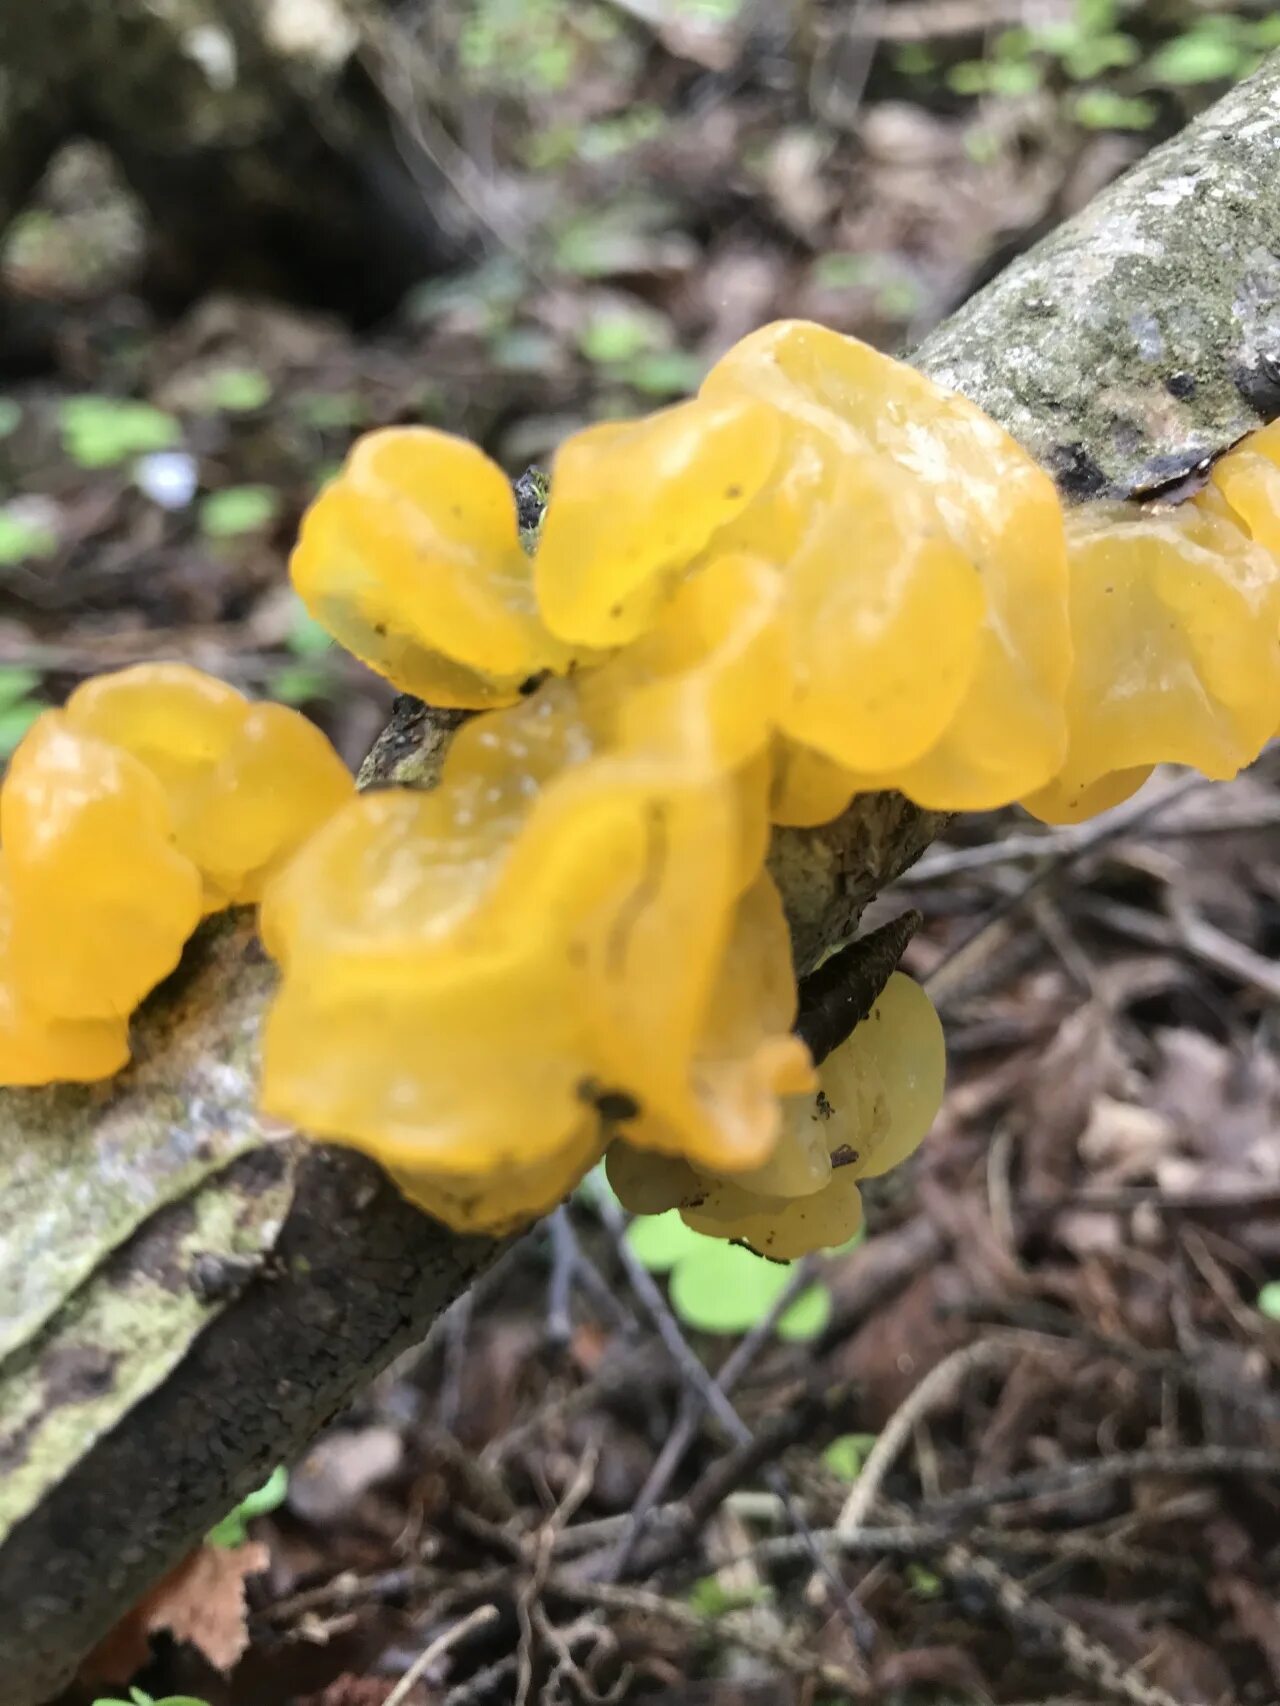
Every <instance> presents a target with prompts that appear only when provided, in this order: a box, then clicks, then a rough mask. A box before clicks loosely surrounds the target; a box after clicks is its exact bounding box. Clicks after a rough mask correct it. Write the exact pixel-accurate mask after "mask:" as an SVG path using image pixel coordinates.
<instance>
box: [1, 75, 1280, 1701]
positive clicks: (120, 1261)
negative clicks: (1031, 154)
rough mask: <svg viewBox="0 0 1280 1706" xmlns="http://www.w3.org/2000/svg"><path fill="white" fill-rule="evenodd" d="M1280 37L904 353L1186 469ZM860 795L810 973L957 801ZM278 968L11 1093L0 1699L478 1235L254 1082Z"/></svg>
mask: <svg viewBox="0 0 1280 1706" xmlns="http://www.w3.org/2000/svg"><path fill="white" fill-rule="evenodd" d="M1277 163H1280V59H1277V60H1273V61H1271V62H1270V63H1268V64H1267V65H1266V66H1264V67H1263V68H1262V70H1261V71H1259V72H1258V73H1257V74H1256V75H1255V77H1254V78H1252V79H1251V80H1250V81H1249V82H1248V83H1246V84H1244V85H1242V86H1241V87H1240V88H1239V89H1237V90H1235V91H1234V92H1233V93H1232V94H1231V95H1229V96H1228V97H1227V98H1226V99H1225V100H1224V101H1223V102H1221V103H1220V104H1219V106H1218V107H1216V108H1215V109H1213V111H1212V112H1210V113H1209V114H1207V115H1206V116H1205V117H1204V118H1203V119H1201V120H1200V121H1199V122H1198V123H1197V124H1196V125H1194V126H1192V127H1191V128H1190V129H1189V130H1188V131H1187V132H1186V133H1185V134H1184V135H1183V136H1182V137H1179V138H1177V139H1175V141H1174V142H1172V143H1171V144H1169V145H1168V146H1167V147H1166V148H1164V149H1162V150H1160V151H1158V152H1157V153H1156V154H1154V155H1152V156H1151V157H1149V158H1148V159H1147V160H1146V161H1145V162H1143V164H1142V165H1140V166H1139V167H1138V168H1136V169H1135V171H1134V172H1132V173H1130V174H1129V175H1128V177H1126V178H1125V179H1123V180H1121V181H1120V183H1118V184H1117V185H1115V186H1113V188H1112V189H1111V190H1109V191H1108V192H1107V193H1106V194H1105V195H1104V196H1102V197H1100V198H1099V200H1098V202H1097V203H1095V204H1094V205H1093V206H1092V207H1091V208H1089V209H1088V210H1086V212H1085V213H1084V214H1083V215H1082V216H1080V218H1078V219H1077V220H1075V221H1073V222H1072V223H1071V224H1070V225H1068V226H1066V227H1064V228H1063V229H1062V230H1061V231H1060V232H1058V233H1056V234H1055V235H1054V236H1053V237H1052V238H1050V239H1049V240H1048V242H1047V243H1046V244H1044V245H1042V246H1041V247H1040V248H1039V249H1038V250H1036V251H1035V252H1034V253H1033V254H1031V255H1029V256H1027V257H1026V258H1024V259H1023V260H1022V261H1020V262H1019V263H1017V264H1016V265H1015V266H1014V267H1013V268H1011V269H1010V271H1009V272H1008V273H1007V274H1006V275H1005V276H1004V277H1003V278H1001V279H1000V280H998V281H997V282H996V283H995V284H993V285H992V286H991V287H989V288H988V289H987V290H986V291H984V292H983V293H982V295H981V296H979V297H978V298H976V299H975V300H974V301H973V302H971V303H970V304H969V305H967V306H966V307H965V308H964V309H962V310H961V312H960V313H959V314H958V315H956V316H955V318H954V319H953V320H952V321H950V322H949V323H948V324H947V325H946V326H944V327H942V328H940V329H939V330H938V331H937V332H936V333H935V334H934V335H933V336H932V337H931V338H930V339H929V340H928V341H927V342H926V344H925V345H924V346H923V347H922V348H921V349H920V351H918V352H917V355H916V358H915V359H916V362H917V363H918V365H919V366H920V367H921V369H922V370H923V371H924V372H926V373H927V374H930V375H931V376H933V377H934V378H936V379H938V380H940V381H941V382H943V383H945V384H947V385H949V386H952V387H954V388H955V389H957V390H960V391H962V392H963V393H964V394H965V395H966V396H968V397H969V398H971V399H972V400H973V401H974V402H976V403H978V404H979V405H981V406H982V407H983V408H985V409H986V410H987V411H988V413H989V414H991V415H992V416H993V417H994V418H995V419H996V420H998V421H1000V422H1001V423H1002V424H1003V425H1004V426H1005V427H1007V428H1008V429H1009V430H1010V431H1012V432H1013V433H1014V434H1015V436H1016V437H1018V438H1019V439H1020V441H1021V442H1022V443H1023V444H1024V445H1025V446H1026V447H1027V448H1028V449H1029V450H1031V451H1032V452H1033V453H1034V454H1035V455H1036V457H1037V458H1038V459H1039V460H1040V461H1041V462H1042V463H1043V464H1044V465H1045V466H1046V467H1048V468H1050V469H1051V470H1052V471H1053V472H1054V474H1055V475H1056V477H1057V478H1058V481H1059V484H1060V487H1061V489H1062V490H1063V492H1064V494H1065V495H1067V496H1068V497H1073V498H1078V497H1088V496H1095V495H1098V494H1102V493H1110V494H1120V495H1126V496H1127V495H1141V494H1148V493H1151V492H1152V491H1158V490H1161V489H1165V488H1167V487H1169V486H1170V485H1172V484H1176V483H1178V482H1181V481H1184V480H1186V479H1187V478H1188V477H1189V476H1191V477H1194V475H1195V474H1196V472H1197V470H1198V469H1200V468H1201V467H1202V465H1203V464H1204V463H1205V461H1206V460H1207V459H1208V458H1211V457H1212V456H1214V455H1216V454H1217V453H1219V452H1221V451H1222V450H1225V449H1226V448H1227V447H1228V446H1229V445H1230V444H1231V443H1233V442H1234V441H1236V440H1237V439H1238V438H1240V437H1241V436H1243V435H1244V434H1245V433H1247V432H1248V431H1250V430H1251V429H1252V428H1254V427H1256V426H1258V425H1260V424H1262V423H1263V422H1265V421H1266V420H1268V419H1270V418H1271V417H1272V416H1274V415H1275V414H1276V413H1277V412H1278V411H1280V172H1277V170H1276V166H1277ZM458 721H459V718H458V716H457V714H456V713H450V712H445V713H440V712H431V711H428V710H426V709H425V708H424V707H422V706H421V705H418V704H417V703H416V702H414V701H409V700H402V701H401V702H400V703H399V704H398V705H397V707H396V711H395V715H394V717H393V720H392V723H391V725H390V727H389V728H388V730H387V731H386V732H385V733H384V735H383V736H382V737H381V738H380V740H379V742H378V745H377V747H376V748H375V751H374V753H373V754H371V756H370V760H369V763H368V764H367V765H366V769H365V772H364V773H363V775H362V783H363V785H365V786H368V787H376V786H378V785H380V784H386V783H388V782H395V783H399V784H407V785H410V786H416V787H424V786H430V785H431V783H432V781H433V780H434V778H435V776H436V774H437V773H438V767H439V763H440V761H441V758H442V756H443V753H444V752H445V750H446V749H447V746H448V742H449V738H450V736H451V734H452V732H453V730H454V728H455V727H456V726H457V723H458ZM940 821H941V820H940V819H939V817H938V816H937V814H933V813H929V812H925V811H921V810H920V809H919V808H917V807H915V806H913V805H911V804H910V803H909V802H907V801H906V800H905V799H903V798H902V797H901V796H899V795H894V794H864V795H861V796H859V797H858V798H857V799H855V801H854V803H853V805H852V806H851V807H850V808H849V810H848V811H847V812H845V813H844V814H843V815H842V816H841V817H840V818H839V819H838V820H836V821H835V822H834V823H831V824H828V825H825V826H823V827H821V828H819V829H814V830H775V832H774V835H773V839H772V844H771V852H770V857H769V866H770V870H771V871H772V874H773V876H774V878H775V879H776V881H777V883H778V885H779V888H780V890H781V892H782V894H783V897H784V900H785V903H786V908H787V914H788V920H789V923H790V926H791V931H792V939H793V946H794V952H795V958H796V963H797V968H798V970H800V971H801V972H804V971H806V970H808V969H810V968H812V966H813V965H814V964H815V963H816V961H817V960H818V959H819V958H820V957H821V955H822V953H823V952H824V951H825V950H826V949H827V948H829V947H831V946H832V945H834V944H837V943H841V942H844V941H845V940H847V939H848V938H849V936H850V935H851V934H852V932H853V931H854V929H855V927H856V925H857V921H858V919H859V917H860V915H861V912H862V910H863V908H864V907H865V905H866V904H867V902H868V901H869V900H870V899H871V898H872V897H873V896H874V895H875V894H876V893H878V892H879V891H880V890H881V889H883V888H884V887H885V886H886V885H887V884H889V883H890V882H892V880H893V879H894V877H895V876H897V875H898V874H899V873H900V872H901V871H902V870H903V869H905V868H906V866H907V865H909V864H910V863H911V862H912V860H914V859H915V858H916V857H917V856H918V855H919V854H920V853H921V852H922V851H923V849H924V848H925V846H927V844H928V842H929V840H930V839H931V838H932V836H933V835H934V834H935V833H936V832H937V829H938V827H939V824H940ZM273 982H274V973H273V971H272V969H271V968H270V966H269V965H268V964H267V962H266V960H265V958H264V956H263V954H262V952H261V950H260V948H259V947H258V946H257V943H256V940H255V936H254V931H253V925H252V919H251V917H250V916H249V915H248V914H247V913H244V912H240V913H234V914H229V915H226V916H224V917H223V918H220V919H218V920H215V921H213V922H211V923H210V924H208V925H206V926H205V927H204V928H203V929H202V931H201V932H200V934H199V936H198V938H197V939H196V941H195V942H194V943H193V944H192V946H191V948H190V950H189V951H188V954H187V955H186V957H185V959H184V963H183V965H182V967H181V969H180V970H179V972H178V973H177V974H176V975H175V976H174V978H173V979H171V980H170V982H169V983H168V984H167V985H166V986H164V987H163V988H162V989H161V990H159V991H158V992H157V993H156V994H155V996H153V997H152V999H151V1000H150V1001H149V1002H148V1004H147V1006H146V1008H145V1009H144V1010H143V1012H142V1013H141V1015H140V1017H139V1020H138V1022H137V1024H136V1027H135V1033H136V1048H135V1061H134V1064H133V1065H132V1066H131V1067H130V1068H129V1069H128V1070H127V1071H126V1072H125V1073H124V1074H122V1075H121V1076H120V1077H119V1078H118V1079H116V1080H113V1081H112V1082H110V1083H109V1084H106V1085H102V1086H94V1087H88V1088H75V1089H52V1090H47V1091H37V1092H30V1091H28V1092H23V1093H21V1094H18V1093H14V1092H5V1093H3V1094H0V1200H3V1202H4V1203H5V1206H6V1210H7V1213H6V1225H5V1230H4V1233H3V1235H2V1236H0V1706H25V1703H27V1702H31V1701H34V1700H38V1699H40V1698H42V1697H44V1696H46V1695H48V1694H49V1693H51V1692H52V1691H53V1690H54V1689H55V1688H56V1686H57V1685H58V1684H59V1682H60V1681H61V1680H63V1679H64V1678H65V1676H66V1674H67V1673H68V1671H69V1670H70V1669H71V1668H73V1667H74V1665H75V1663H76V1662H77V1660H78V1658H79V1657H80V1656H81V1655H82V1654H83V1653H84V1652H85V1651H86V1650H87V1649H88V1648H89V1647H90V1646H91V1645H92V1644H93V1643H94V1642H95V1641H96V1640H97V1639H98V1638H99V1637H100V1636H101V1635H102V1634H103V1633H104V1632H105V1630H106V1629H107V1628H108V1627H109V1626H110V1624H111V1622H112V1621H113V1620H114V1619H115V1618H116V1617H117V1616H118V1615H119V1614H120V1613H121V1612H123V1611H124V1610H125V1609H127V1607H128V1606H129V1605H130V1604H131V1603H132V1602H133V1601H134V1600H135V1599H136V1598H137V1597H138V1596H139V1594H140V1593H141V1592H142V1591H144V1590H145V1588H146V1587H147V1586H148V1585H149V1584H150V1582H152V1581H153V1580H154V1579H155V1578H156V1577H157V1576H158V1575H159V1574H161V1573H162V1572H163V1571H164V1570H165V1569H166V1568H167V1567H169V1566H170V1565H171V1564H172V1563H173V1562H174V1561H175V1559H176V1558H177V1557H178V1556H180V1555H181V1553H182V1552H183V1550H184V1549H185V1548H187V1547H189V1546H190V1545H191V1544H193V1543H194V1542H195V1541H196V1540H198V1538H199V1537H200V1535H201V1534H202V1533H203V1532H204V1531H205V1530H206V1529H207V1528H208V1526H209V1525H210V1524H211V1523H212V1522H213V1521H214V1520H216V1519H217V1518H218V1517H219V1516H221V1515H222V1514H223V1513H224V1512H225V1510H226V1509H227V1508H228V1507H229V1506H230V1505H231V1504H233V1503H234V1502H235V1501H236V1499H237V1498H239V1497H241V1496H242V1495H243V1494H245V1493H246V1492H247V1491H249V1490H250V1489H251V1488H252V1487H253V1486H254V1485H256V1484H257V1483H258V1482H260V1481H261V1480H262V1479H263V1478H264V1477H265V1474H266V1473H267V1472H268V1471H269V1469H270V1468H271V1467H272V1465H273V1464H274V1463H275V1462H277V1461H278V1460H279V1459H280V1458H281V1457H287V1456H289V1455H291V1454H292V1453H294V1452H296V1451H297V1450H299V1449H300V1448H301V1447H302V1446H303V1445H304V1444H305V1442H306V1440H307V1439H308V1438H309V1437H310V1436H312V1435H313V1434H314V1433H315V1431H316V1430H317V1428H319V1427H320V1426H321V1425H322V1424H323V1423H324V1422H325V1421H326V1420H327V1419H328V1418H329V1417H331V1416H332V1415H333V1414H334V1413H335V1412H336V1411H337V1410H338V1409H340V1408H341V1406H342V1405H343V1404H344V1403H345V1402H346V1400H347V1399H348V1398H349V1397H350V1395H351V1394H352V1392H353V1391H354V1390H355V1389H356V1388H357V1387H358V1386H359V1385H360V1384H361V1383H362V1382H363V1381H364V1380H366V1379H367V1378H368V1377H369V1376H370V1375H371V1374H372V1373H374V1372H375V1371H376V1370H377V1369H378V1368H379V1367H381V1366H383V1365H384V1364H385V1363H386V1361H387V1360H388V1359H389V1358H390V1357H391V1356H392V1355H394V1354H395V1353H396V1351H398V1350H400V1349H402V1348H403V1347H404V1346H406V1345H407V1344H409V1343H411V1342H412V1341H413V1340H414V1339H415V1338H417V1337H419V1336H420V1335H421V1334H422V1333H423V1332H424V1331H425V1329H426V1328H427V1326H428V1325H429V1324H430V1322H431V1321H432V1320H433V1319H434V1318H435V1316H436V1315H438V1313H439V1312H440V1311H441V1310H442V1309H443V1308H444V1307H445V1306H446V1305H447V1304H448V1303H449V1302H450V1301H451V1300H452V1299H453V1298H454V1297H455V1296H457V1295H458V1294H459V1293H460V1292H461V1291H462V1290H464V1289H465V1288H466V1286H467V1285H468V1284H469V1283H470V1281H471V1280H472V1279H473V1278H474V1277H475V1275H476V1274H477V1273H478V1272H480V1271H481V1270H482V1269H483V1267H484V1266H485V1265H486V1264H487V1263H488V1262H489V1261H491V1260H492V1258H493V1256H494V1254H495V1253H496V1250H497V1249H498V1248H499V1246H498V1245H497V1244H495V1243H494V1242H493V1241H491V1240H484V1239H475V1238H462V1237H459V1236H457V1235H455V1234H452V1233H449V1232H447V1231H445V1230H444V1229H443V1228H441V1227H440V1226H438V1225H436V1224H435V1223H433V1222H431V1221H429V1220H428V1219H427V1218H426V1217H425V1216H422V1215H420V1214H418V1213H417V1212H416V1211H415V1210H413V1209H412V1208H410V1207H408V1206H407V1205H406V1203H405V1202H404V1201H403V1200H402V1199H401V1198H400V1196H399V1195H398V1194H397V1193H396V1192H395V1190H393V1189H392V1188H391V1187H390V1186H389V1184H388V1183H387V1182H386V1180H385V1179H384V1178H382V1176H381V1175H380V1174H379V1172H378V1169H377V1168H376V1167H374V1166H373V1165H372V1164H371V1163H369V1162H367V1161H365V1160H363V1159H361V1158H359V1157H357V1156H355V1155H353V1154H351V1153H349V1152H347V1151H345V1150H338V1149H333V1148H327V1147H321V1146H315V1145H311V1144H304V1143H301V1142H299V1141H298V1140H296V1139H294V1138H293V1137H291V1136H290V1135H289V1134H288V1133H284V1132H280V1131H278V1130H274V1129H271V1128H269V1127H268V1126H267V1125H266V1124H265V1123H264V1122H263V1121H262V1120H261V1119H260V1118H259V1116H258V1115H257V1113H256V1111H255V1077H256V1064H257V1033H258V1026H259V1023H260V1020H261V1016H262V1013H263V1010H264V1007H265V1004H266V1002H267V1000H268V998H269V995H270V992H271V989H272V987H273Z"/></svg>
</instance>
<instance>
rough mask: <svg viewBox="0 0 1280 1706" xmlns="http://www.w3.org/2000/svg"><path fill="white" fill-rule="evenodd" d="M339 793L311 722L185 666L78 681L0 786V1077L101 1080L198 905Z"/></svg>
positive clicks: (272, 854)
mask: <svg viewBox="0 0 1280 1706" xmlns="http://www.w3.org/2000/svg"><path fill="white" fill-rule="evenodd" d="M351 791H352V783H351V778H350V776H349V775H348V773H347V771H346V769H345V767H344V766H343V765H342V763H341V760H340V759H339V758H338V757H337V755H336V753H335V752H334V751H333V749H332V748H331V747H330V745H329V743H328V742H327V741H326V740H325V738H324V736H323V735H322V734H321V733H320V731H319V730H318V729H316V728H314V727H313V726H312V725H311V724H310V723H308V722H307V721H306V720H305V718H303V717H302V716H300V715H299V714H298V713H297V712H296V711H290V710H287V709H285V708H284V707H283V706H279V705H253V704H250V702H249V701H248V700H246V699H245V698H243V696H242V695H241V694H239V693H237V692H235V691H234V690H233V689H232V688H230V687H227V686H225V685H224V684H223V683H222V682H219V681H215V680H213V679H212V678H210V677H208V676H205V675H202V674H200V672H199V671H197V670H194V669H190V668H188V667H187V666H185V665H182V664H148V665H140V666H139V667H137V668H136V669H128V670H122V671H120V672H119V673H118V674H114V675H105V676H100V677H98V678H97V679H96V680H93V681H90V682H86V683H85V685H84V686H83V687H81V688H79V689H78V690H77V691H76V692H75V693H73V694H72V696H71V698H70V699H69V700H68V702H67V705H66V707H65V709H63V710H61V711H47V712H44V713H43V714H42V715H41V716H40V717H38V718H37V720H36V722H35V723H34V724H33V726H32V728H31V729H30V730H29V731H28V733H27V735H26V736H25V737H24V739H23V740H22V742H21V743H20V745H19V746H18V749H17V751H16V752H15V753H14V756H13V759H12V761H11V762H10V765H9V769H8V773H7V775H6V777H5V779H4V784H3V787H2V788H0V860H2V861H3V879H2V883H0V1083H6V1084H30V1083H46V1082H50V1081H53V1080H58V1079H71V1080H89V1079H96V1078H103V1077H107V1076H109V1075H110V1074H111V1073H113V1072H115V1071H116V1070H118V1069H119V1068H120V1067H121V1066H122V1065H123V1064H124V1062H125V1060H126V1059H127V1058H128V1043H127V1035H128V1018H129V1015H130V1013H131V1012H132V1011H133V1009H134V1008H135V1007H136V1006H137V1005H138V1003H139V1002H140V1001H141V1000H142V999H143V997H144V996H145V995H147V993H148V992H149V991H150V990H151V989H153V988H154V987H155V985H156V984H157V983H159V982H160V980H161V979H162V978H164V977H166V976H167V975H168V974H169V973H170V972H171V971H172V970H173V969H174V967H175V966H176V965H177V963H178V960H179V958H180V956H181V953H182V949H183V947H184V945H185V943H186V941H187V938H188V937H189V936H190V935H191V933H192V931H193V930H194V929H195V927H196V925H197V924H198V923H199V921H200V917H201V914H202V913H204V912H208V911H212V910H214V909H216V908H218V907H222V906H227V905H230V904H233V903H236V902H240V901H247V900H252V899H254V898H256V895H257V893H258V892H259V890H260V888H261V885H262V883H263V882H264V881H265V879H266V877H267V876H268V874H269V873H270V872H271V871H272V870H274V869H275V868H276V866H277V865H278V864H279V863H280V862H281V861H282V860H283V859H285V858H286V857H287V856H288V855H289V854H290V853H292V852H293V851H294V849H295V848H296V847H297V846H298V845H299V844H300V843H301V842H302V841H303V840H304V839H305V838H306V837H307V836H308V835H309V834H310V833H311V832H312V831H313V830H314V829H315V828H316V827H317V826H318V824H319V823H320V822H321V821H322V819H323V818H324V817H326V816H327V815H329V814H330V813H331V812H332V811H333V810H334V809H335V808H336V807H337V806H338V804H339V803H341V802H342V801H343V800H345V799H346V798H347V797H348V795H350V793H351Z"/></svg>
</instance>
